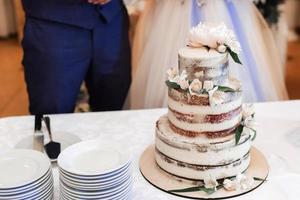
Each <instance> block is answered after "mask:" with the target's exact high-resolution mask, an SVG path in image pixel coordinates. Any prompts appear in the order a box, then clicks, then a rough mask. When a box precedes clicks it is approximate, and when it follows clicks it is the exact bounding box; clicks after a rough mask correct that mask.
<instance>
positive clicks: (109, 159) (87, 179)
mask: <svg viewBox="0 0 300 200" xmlns="http://www.w3.org/2000/svg"><path fill="white" fill-rule="evenodd" d="M57 162H58V166H59V180H60V196H61V199H67V200H79V199H106V200H110V199H113V200H117V199H130V197H131V196H130V195H131V188H132V178H131V158H130V154H129V152H128V150H127V149H126V148H124V147H123V146H122V145H121V144H116V143H104V142H101V141H99V140H90V141H84V142H81V143H78V144H75V145H72V146H70V147H68V148H67V149H65V150H64V151H63V152H62V153H61V154H60V155H59V157H58V160H57Z"/></svg>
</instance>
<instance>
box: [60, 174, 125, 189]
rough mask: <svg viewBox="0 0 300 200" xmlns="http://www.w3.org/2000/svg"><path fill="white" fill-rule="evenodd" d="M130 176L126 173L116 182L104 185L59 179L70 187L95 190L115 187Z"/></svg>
mask: <svg viewBox="0 0 300 200" xmlns="http://www.w3.org/2000/svg"><path fill="white" fill-rule="evenodd" d="M130 178H131V177H130V175H127V176H126V177H124V178H123V179H121V180H119V181H118V182H114V183H110V184H106V185H80V184H74V183H72V182H68V181H67V180H65V179H64V178H61V179H60V180H61V181H63V182H64V183H65V184H66V185H68V186H69V187H72V188H74V189H77V190H87V191H97V190H108V189H111V188H113V187H116V186H118V185H120V184H121V183H123V182H124V181H125V180H128V179H130Z"/></svg>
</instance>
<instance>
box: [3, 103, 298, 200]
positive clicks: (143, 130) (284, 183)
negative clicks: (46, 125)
mask: <svg viewBox="0 0 300 200" xmlns="http://www.w3.org/2000/svg"><path fill="white" fill-rule="evenodd" d="M255 110H256V119H257V122H258V124H259V126H258V128H257V131H258V135H257V138H256V140H255V141H254V144H253V145H254V146H256V147H257V148H258V149H259V150H261V151H262V152H263V153H264V155H265V156H266V157H267V159H268V162H269V164H270V174H269V178H268V181H267V182H266V183H265V184H264V185H262V186H261V187H260V188H258V189H257V190H255V191H253V192H252V193H249V194H246V195H245V196H241V197H238V198H236V199H238V200H241V199H243V200H253V199H255V200H269V199H272V200H283V199H284V200H296V199H300V189H299V188H300V100H297V101H285V102H270V103H257V104H255ZM166 112H167V110H166V109H151V110H135V111H117V112H99V113H82V114H79V113H76V114H61V115H53V116H51V119H52V129H53V132H54V134H55V133H57V134H58V133H63V132H69V133H74V134H76V135H78V136H79V137H80V138H81V139H82V140H87V139H94V138H101V139H102V140H108V141H118V142H122V143H125V144H126V145H128V148H129V149H130V150H131V152H132V154H133V157H134V162H133V178H134V185H133V199H138V200H146V199H163V200H164V199H181V198H179V197H175V196H173V195H170V194H167V193H165V192H162V191H160V190H158V189H156V188H154V187H153V186H152V185H150V184H149V183H148V182H147V181H146V180H145V179H144V178H143V177H142V175H141V174H140V172H139V169H138V162H139V157H140V155H141V153H142V152H143V150H144V149H145V148H146V147H147V146H148V145H149V144H151V143H153V141H154V130H155V121H156V120H157V119H158V118H159V116H160V115H163V114H165V113H166ZM33 121H34V120H33V117H32V116H21V117H9V118H2V119H0V151H1V150H3V149H5V148H13V147H14V145H15V144H16V143H17V142H18V141H19V140H21V139H22V138H24V137H26V136H29V135H31V134H32V131H33ZM53 173H54V179H55V199H59V188H58V171H57V166H54V167H53Z"/></svg>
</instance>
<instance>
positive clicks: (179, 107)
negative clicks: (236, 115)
mask: <svg viewBox="0 0 300 200" xmlns="http://www.w3.org/2000/svg"><path fill="white" fill-rule="evenodd" d="M241 105H242V97H241V96H240V97H239V98H237V99H236V100H234V101H231V102H228V103H224V104H221V105H218V106H200V105H189V104H184V103H182V102H180V101H175V100H173V99H172V98H171V97H168V106H169V107H170V108H171V109H172V110H175V111H177V112H179V113H183V114H202V115H216V114H222V113H227V112H229V111H232V110H234V109H236V108H238V107H240V106H241Z"/></svg>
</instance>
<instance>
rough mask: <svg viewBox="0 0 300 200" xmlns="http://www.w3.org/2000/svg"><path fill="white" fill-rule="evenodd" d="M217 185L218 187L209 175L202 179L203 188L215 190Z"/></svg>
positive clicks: (216, 182) (214, 179)
mask: <svg viewBox="0 0 300 200" xmlns="http://www.w3.org/2000/svg"><path fill="white" fill-rule="evenodd" d="M218 185H219V184H218V181H217V180H216V178H215V177H213V176H211V175H209V176H207V177H205V178H204V187H205V188H214V189H215V190H216V188H217V186H218Z"/></svg>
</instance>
